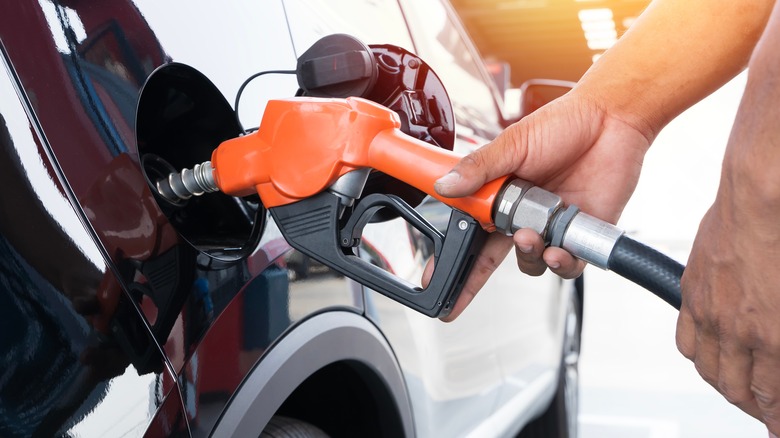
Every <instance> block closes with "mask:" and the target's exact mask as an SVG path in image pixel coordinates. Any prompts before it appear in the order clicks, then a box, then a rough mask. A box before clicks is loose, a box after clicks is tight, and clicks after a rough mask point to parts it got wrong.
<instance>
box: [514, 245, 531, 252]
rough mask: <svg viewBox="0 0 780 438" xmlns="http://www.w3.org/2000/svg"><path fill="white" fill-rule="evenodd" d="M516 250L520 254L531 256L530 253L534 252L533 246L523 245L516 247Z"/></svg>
mask: <svg viewBox="0 0 780 438" xmlns="http://www.w3.org/2000/svg"><path fill="white" fill-rule="evenodd" d="M517 249H519V250H520V252H522V253H525V254H531V252H532V251H533V250H534V247H533V246H523V245H521V246H518V247H517Z"/></svg>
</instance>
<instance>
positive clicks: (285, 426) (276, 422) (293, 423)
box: [260, 415, 329, 438]
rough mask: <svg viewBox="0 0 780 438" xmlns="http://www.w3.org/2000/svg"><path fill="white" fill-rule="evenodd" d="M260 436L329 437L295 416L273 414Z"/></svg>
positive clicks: (286, 437)
mask: <svg viewBox="0 0 780 438" xmlns="http://www.w3.org/2000/svg"><path fill="white" fill-rule="evenodd" d="M260 438H329V437H328V434H326V433H325V432H323V431H322V429H320V428H318V427H317V426H315V425H313V424H309V423H307V422H305V421H301V420H298V419H295V418H289V417H282V416H280V415H275V416H273V417H271V421H269V422H268V424H267V425H266V426H265V429H263V432H262V433H260Z"/></svg>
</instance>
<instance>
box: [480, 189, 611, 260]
mask: <svg viewBox="0 0 780 438" xmlns="http://www.w3.org/2000/svg"><path fill="white" fill-rule="evenodd" d="M494 205H495V207H494V208H495V210H494V212H493V223H494V224H495V226H496V229H497V230H498V231H499V232H502V233H504V234H506V235H508V236H511V235H512V234H514V233H515V232H516V231H517V230H519V229H521V228H530V229H532V230H534V231H536V232H537V233H539V234H540V235H541V236H542V238H543V239H544V242H545V244H547V245H549V246H555V247H559V248H563V249H565V250H566V251H568V252H569V253H571V254H572V255H573V256H575V257H577V258H579V259H581V260H584V261H586V262H588V263H590V264H593V265H595V266H598V267H599V268H601V269H607V268H608V260H609V256H610V254H611V253H612V249H613V248H614V247H615V244H616V243H617V240H618V239H619V238H620V236H622V235H623V231H622V230H621V229H619V228H618V227H616V226H614V225H612V224H610V223H609V222H605V221H603V220H601V219H598V218H595V217H593V216H590V215H588V214H585V213H583V212H581V211H580V210H579V209H578V208H577V207H575V206H573V205H570V206H568V207H565V206H564V204H563V200H562V199H561V198H560V196H558V195H556V194H554V193H551V192H548V191H546V190H544V189H542V188H540V187H535V186H534V185H533V184H531V183H529V182H528V181H523V180H521V179H516V180H513V181H511V182H510V183H509V184H507V185H506V186H505V187H504V189H503V190H502V191H501V192H500V193H499V196H498V197H497V199H496V201H495V204H494Z"/></svg>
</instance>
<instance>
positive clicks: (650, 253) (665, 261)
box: [609, 235, 685, 310]
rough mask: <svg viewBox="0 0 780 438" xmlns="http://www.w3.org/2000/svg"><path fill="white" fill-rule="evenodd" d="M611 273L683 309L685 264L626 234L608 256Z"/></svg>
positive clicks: (676, 307)
mask: <svg viewBox="0 0 780 438" xmlns="http://www.w3.org/2000/svg"><path fill="white" fill-rule="evenodd" d="M609 270H611V271H613V272H615V273H617V274H618V275H620V276H622V277H624V278H626V279H628V280H631V281H633V282H634V283H636V284H638V285H640V286H642V287H644V288H646V289H647V290H649V291H651V292H653V293H654V294H656V295H658V296H659V297H660V298H661V299H663V300H664V301H666V302H667V303H669V304H670V305H672V306H673V307H674V308H675V309H677V310H680V305H681V304H682V294H681V293H680V279H681V278H682V274H683V271H684V270H685V266H683V265H682V264H680V263H678V262H676V261H674V260H672V259H671V258H669V257H667V256H665V255H663V254H661V253H660V252H658V251H656V250H654V249H652V248H650V247H648V246H646V245H644V244H642V243H639V242H637V241H636V240H634V239H631V238H630V237H627V236H626V235H623V236H621V237H620V238H619V239H618V241H617V243H615V247H614V249H613V250H612V253H611V254H610V256H609Z"/></svg>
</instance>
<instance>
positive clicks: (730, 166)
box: [720, 3, 780, 227]
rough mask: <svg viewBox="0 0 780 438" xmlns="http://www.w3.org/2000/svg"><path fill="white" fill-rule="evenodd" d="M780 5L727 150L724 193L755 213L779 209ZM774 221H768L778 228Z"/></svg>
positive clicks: (759, 49) (754, 61)
mask: <svg viewBox="0 0 780 438" xmlns="http://www.w3.org/2000/svg"><path fill="white" fill-rule="evenodd" d="M778 53H780V3H778V4H776V5H775V8H774V11H773V13H772V17H771V18H770V21H769V23H768V24H767V26H766V31H765V32H764V35H763V36H762V37H761V40H760V42H759V43H758V45H757V46H756V50H755V51H754V53H753V56H752V57H751V59H750V64H749V69H748V82H747V86H746V87H745V93H744V94H743V97H742V102H741V104H740V107H739V111H738V113H737V118H736V120H735V121H734V127H733V129H732V132H731V136H730V138H729V142H728V146H727V147H726V155H725V158H724V161H723V174H722V176H721V188H720V192H721V194H723V195H725V194H726V193H729V194H731V195H733V196H735V197H737V199H738V200H739V202H740V203H741V205H744V206H745V207H746V208H749V209H750V210H754V211H756V212H760V211H762V210H763V211H764V212H767V211H768V209H770V208H774V209H775V210H777V209H780V180H779V179H778V176H779V175H780V57H778ZM772 216H775V217H771V218H769V217H767V218H765V220H767V221H769V222H771V225H772V226H773V227H774V224H776V222H777V218H776V215H772Z"/></svg>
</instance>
